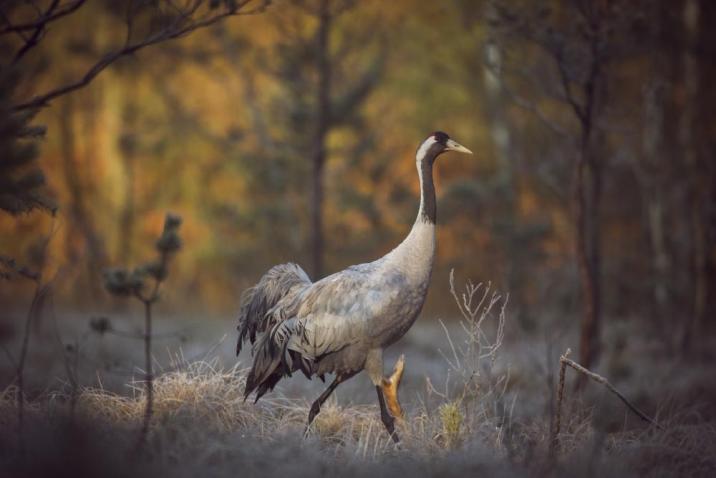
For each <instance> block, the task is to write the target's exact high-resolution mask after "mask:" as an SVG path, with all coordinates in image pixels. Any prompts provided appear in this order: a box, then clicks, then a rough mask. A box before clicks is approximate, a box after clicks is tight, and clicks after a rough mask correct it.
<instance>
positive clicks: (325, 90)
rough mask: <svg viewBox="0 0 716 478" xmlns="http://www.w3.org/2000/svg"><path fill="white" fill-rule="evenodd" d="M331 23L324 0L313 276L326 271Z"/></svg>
mask: <svg viewBox="0 0 716 478" xmlns="http://www.w3.org/2000/svg"><path fill="white" fill-rule="evenodd" d="M330 26H331V14H330V11H329V0H321V4H320V14H319V25H318V32H317V37H316V54H317V66H318V90H317V92H316V94H317V98H316V99H317V109H318V111H317V116H316V129H315V136H314V139H313V145H312V151H313V171H312V173H313V175H312V194H311V236H312V237H311V255H312V265H313V267H312V271H313V278H314V279H318V278H319V277H320V276H321V275H322V274H323V252H324V245H323V198H324V188H323V179H324V178H323V174H324V169H325V168H324V166H325V162H326V136H327V135H328V129H329V122H330V95H331V65H330V60H329V44H328V41H329V40H328V36H329V32H330Z"/></svg>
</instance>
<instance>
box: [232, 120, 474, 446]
mask: <svg viewBox="0 0 716 478" xmlns="http://www.w3.org/2000/svg"><path fill="white" fill-rule="evenodd" d="M449 150H453V151H459V152H467V153H469V150H467V149H466V148H464V147H463V146H460V145H459V144H457V143H455V142H454V141H452V140H450V139H449V137H448V136H447V135H446V134H445V133H435V134H434V135H432V136H430V137H428V139H427V140H426V141H425V142H423V144H422V145H421V147H420V148H419V149H418V152H417V154H416V165H417V168H418V175H419V177H420V191H421V195H420V208H419V210H418V216H417V218H416V220H415V223H414V224H413V227H412V229H411V231H410V233H409V234H408V236H407V237H406V238H405V239H404V240H403V242H401V243H400V245H398V247H396V248H395V249H393V250H392V251H391V252H389V253H388V254H386V255H385V256H383V257H381V258H380V259H378V260H376V261H373V262H369V263H366V264H360V265H355V266H351V267H349V268H347V269H345V270H343V271H340V272H337V273H335V274H332V275H330V276H327V277H325V278H323V279H321V280H319V281H317V282H315V283H313V282H311V281H310V279H309V278H308V276H307V275H306V273H305V272H304V271H303V270H302V269H301V268H300V267H299V266H297V265H295V264H290V263H289V264H282V265H278V266H275V267H273V268H272V269H271V270H269V271H268V272H267V273H266V274H265V275H264V277H262V279H261V281H260V282H259V283H258V284H257V285H256V286H254V287H253V288H251V289H249V290H248V291H247V292H246V293H245V294H244V296H243V297H242V306H241V311H240V317H239V327H238V329H239V340H238V344H237V354H238V352H239V351H240V350H241V346H242V343H243V342H244V341H245V340H247V339H248V340H249V341H250V342H251V343H253V344H254V347H253V355H254V362H253V366H252V369H251V372H250V373H249V376H248V378H247V383H246V390H245V395H246V396H247V397H248V395H249V394H250V393H251V392H252V391H254V390H256V400H258V399H259V398H260V397H261V396H262V395H263V394H264V393H266V392H268V391H269V390H271V389H273V387H274V386H275V385H276V383H277V382H278V381H279V380H280V379H281V378H283V377H284V376H286V375H290V374H291V373H293V372H295V371H298V370H300V371H301V372H303V373H304V374H305V375H306V376H307V377H309V378H310V377H311V376H314V375H317V376H319V377H321V378H323V376H324V375H325V374H328V373H334V374H336V379H335V380H334V381H333V383H331V385H330V386H329V388H328V390H326V392H324V394H323V395H321V397H319V399H318V400H316V402H315V403H314V404H313V407H312V408H311V413H310V414H309V424H310V422H311V421H312V420H313V417H315V415H316V414H317V413H318V411H319V410H320V405H321V404H322V403H323V401H325V399H327V398H328V396H329V395H330V393H331V392H332V391H333V389H335V387H336V386H338V384H340V383H341V382H343V381H344V380H346V379H348V378H350V377H352V376H353V375H355V374H356V373H358V372H360V371H362V370H366V372H367V373H368V376H369V377H370V379H371V381H372V382H373V384H374V385H375V386H376V388H377V390H378V398H379V403H380V406H381V417H382V418H383V422H384V423H385V425H386V428H387V429H388V432H389V433H390V434H391V436H392V437H393V438H394V439H395V440H396V441H397V435H396V434H395V432H394V428H393V417H392V416H391V415H390V413H388V412H387V410H386V407H385V402H384V400H385V399H384V396H383V392H382V390H381V387H383V386H384V383H383V382H384V378H383V350H384V349H385V348H386V347H388V346H390V345H391V344H393V343H395V342H396V341H397V340H399V339H400V338H401V337H402V336H403V335H404V334H405V333H406V332H407V331H408V329H410V327H411V326H412V325H413V323H414V322H415V320H416V319H417V317H418V315H419V314H420V311H421V309H422V306H423V303H424V302H425V297H426V295H427V290H428V285H429V283H430V276H431V272H432V267H433V262H434V259H435V220H436V204H435V189H434V186H433V179H432V167H433V162H434V160H435V158H437V156H438V155H439V154H441V153H442V152H444V151H449ZM257 334H262V335H261V336H260V337H257Z"/></svg>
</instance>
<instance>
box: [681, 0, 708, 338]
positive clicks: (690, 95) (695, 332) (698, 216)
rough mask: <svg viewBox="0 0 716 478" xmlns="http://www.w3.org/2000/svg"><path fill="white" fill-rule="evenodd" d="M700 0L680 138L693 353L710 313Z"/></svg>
mask: <svg viewBox="0 0 716 478" xmlns="http://www.w3.org/2000/svg"><path fill="white" fill-rule="evenodd" d="M700 15H701V12H700V3H699V0H686V2H685V3H684V10H683V22H684V32H685V35H686V51H685V54H684V70H683V82H684V93H685V99H684V107H683V110H682V116H681V124H680V136H681V144H682V149H683V155H684V162H685V166H686V170H687V171H688V172H689V178H690V181H689V182H690V185H689V186H690V187H689V191H690V194H689V203H690V204H689V221H690V229H691V240H692V244H691V251H690V253H691V273H692V275H693V282H692V283H693V298H692V311H691V313H692V316H691V320H690V321H689V322H688V324H687V328H686V330H685V331H684V336H683V340H682V348H683V350H684V351H686V350H689V348H690V346H691V345H692V342H693V340H694V339H695V338H697V337H699V335H700V333H701V327H702V324H703V321H704V315H705V311H706V278H707V274H706V230H705V227H704V221H705V215H704V213H703V208H704V204H703V202H702V197H701V187H700V186H701V181H702V178H701V175H702V174H703V172H702V171H699V160H698V157H697V156H698V155H697V151H696V141H695V138H694V130H695V128H696V116H697V105H698V89H699V65H698V61H697V58H696V54H695V49H696V46H697V44H698V37H699V21H700Z"/></svg>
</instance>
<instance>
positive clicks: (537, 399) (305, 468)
mask: <svg viewBox="0 0 716 478" xmlns="http://www.w3.org/2000/svg"><path fill="white" fill-rule="evenodd" d="M499 317H500V314H499V311H497V310H494V311H492V312H490V313H488V314H486V316H485V321H484V323H482V324H481V325H480V333H482V332H484V333H485V334H486V337H487V339H488V340H487V341H485V342H484V343H482V346H481V347H480V346H478V345H480V344H477V343H476V342H474V340H471V337H472V335H471V333H470V332H471V330H473V331H474V329H471V328H470V324H469V321H468V323H467V325H468V327H466V328H464V327H462V326H461V325H460V322H459V320H457V319H452V320H447V321H445V324H447V325H446V326H443V323H442V322H441V321H439V319H438V318H436V317H422V318H421V319H420V320H419V321H418V323H417V324H416V326H415V327H414V328H413V329H412V330H411V331H410V332H409V333H408V335H407V336H406V337H405V338H404V339H403V340H401V341H400V342H399V343H397V344H395V345H394V346H393V347H391V349H389V351H388V354H387V356H386V362H387V363H386V373H388V372H389V368H390V367H392V364H393V363H394V362H395V360H396V359H397V357H398V356H399V355H400V354H405V357H406V372H405V375H404V377H403V380H402V385H401V389H400V392H401V402H402V404H403V406H404V408H405V410H406V419H405V421H404V422H403V423H402V424H401V425H400V426H399V431H400V434H401V437H402V440H403V441H402V444H401V447H400V448H396V447H395V446H394V445H393V444H392V442H391V441H390V439H389V437H388V435H387V433H386V432H385V430H384V429H383V427H382V424H381V422H380V419H379V413H378V407H377V401H376V397H375V390H374V388H373V387H372V385H371V384H370V381H369V380H368V378H367V377H366V376H364V374H360V375H358V376H356V377H355V378H354V379H352V380H350V381H349V382H346V383H345V384H343V385H341V386H340V387H339V389H338V390H337V392H336V394H335V395H334V397H332V398H331V399H330V400H329V401H328V403H327V405H326V406H324V408H323V409H322V411H321V413H320V414H319V416H318V418H317V419H316V421H315V423H314V425H313V426H312V428H311V429H310V430H309V431H308V433H307V434H305V435H304V433H303V431H304V424H305V420H306V417H307V414H308V408H309V406H310V403H311V401H312V400H313V399H315V397H317V396H318V394H320V392H321V391H322V390H323V388H324V387H325V386H326V385H325V384H323V383H321V382H320V380H317V379H314V380H313V381H308V380H306V379H305V378H304V377H303V376H302V375H300V374H299V375H297V376H294V377H292V378H291V379H288V380H285V381H284V382H282V383H281V384H280V385H279V387H277V390H276V391H275V392H273V393H271V394H269V395H268V396H266V397H265V398H263V399H262V400H261V401H260V402H259V403H258V404H254V403H253V402H252V400H249V401H247V402H244V400H243V383H244V379H245V375H246V368H247V367H248V366H249V363H250V355H249V353H250V351H249V348H248V347H247V348H246V350H245V351H244V352H242V355H241V357H239V358H238V360H237V359H236V357H234V354H233V351H234V347H235V333H234V332H235V331H234V324H233V323H232V322H231V320H221V319H211V320H210V319H203V320H201V321H198V320H197V319H196V318H195V317H184V318H181V319H179V318H177V317H176V316H172V317H168V316H161V315H160V317H159V318H158V319H157V324H156V325H157V326H156V329H157V333H158V334H159V336H160V337H161V338H158V339H157V341H156V342H155V349H154V351H155V357H156V366H157V368H158V369H159V370H162V371H163V372H162V373H161V374H160V376H159V378H158V379H157V382H156V384H155V385H156V390H155V410H154V415H153V418H152V426H151V429H150V433H149V435H148V438H147V441H146V443H144V444H142V445H141V446H140V447H139V449H138V448H137V446H136V444H137V440H138V436H139V429H140V427H141V421H142V416H143V413H144V394H143V385H142V383H141V382H136V381H133V378H134V379H136V380H140V379H141V377H142V374H141V371H140V369H138V368H136V365H138V364H142V363H143V357H142V347H141V342H140V341H138V340H137V339H136V338H132V337H128V336H126V335H132V334H134V333H135V332H138V331H139V325H140V323H141V322H140V317H133V316H132V315H131V314H117V315H113V316H109V317H108V318H109V319H110V322H109V323H110V324H111V328H112V329H113V330H117V331H121V332H122V333H124V336H120V335H117V334H115V333H111V332H107V331H105V333H103V334H100V333H99V332H98V331H97V330H99V329H101V328H102V327H101V326H98V324H100V323H101V322H98V321H97V320H96V317H95V321H94V322H93V323H94V330H92V328H91V327H90V326H89V324H90V318H91V316H89V315H87V316H83V314H79V313H72V314H66V313H65V314H63V313H59V312H58V313H57V317H56V318H55V320H56V323H57V324H61V326H60V325H58V326H57V328H55V325H54V323H53V322H52V321H50V322H48V323H44V324H43V326H42V327H41V329H40V330H39V331H35V332H34V333H33V335H32V340H31V342H30V353H29V355H28V357H29V358H28V363H27V367H26V371H25V377H26V384H27V385H26V387H27V390H28V401H27V403H26V404H25V407H24V420H23V426H22V432H21V433H20V432H19V431H18V430H19V427H18V421H17V404H16V389H15V388H14V387H15V385H13V384H16V383H17V382H16V381H15V382H12V384H11V385H9V386H8V388H6V389H5V391H4V393H3V395H2V396H1V397H0V398H1V400H0V423H1V424H2V426H1V427H0V428H1V430H2V432H0V440H1V442H0V444H1V445H2V446H1V447H0V448H1V449H2V450H3V451H2V452H0V456H2V461H3V466H2V470H4V471H3V472H2V473H3V474H6V475H7V476H41V474H49V473H50V472H51V473H52V474H55V472H56V471H57V470H64V471H66V472H67V473H68V474H70V473H71V474H72V475H73V476H79V475H86V476H89V475H101V476H112V475H115V474H116V475H122V476H127V475H130V474H131V475H134V476H144V475H149V474H154V473H155V472H156V471H157V470H160V471H161V474H162V475H168V474H172V475H179V476H184V475H187V476H195V475H197V474H201V475H202V476H229V475H230V476H235V475H236V474H237V473H238V474H240V475H241V476H259V475H260V476H278V475H299V476H303V475H310V476H316V475H334V474H336V473H340V475H341V476H350V475H356V476H359V475H360V476H364V475H371V476H376V475H378V476H382V475H395V474H396V473H411V474H414V475H420V476H430V475H436V476H437V475H440V476H445V475H448V476H450V475H462V474H467V473H470V474H474V472H483V474H487V475H489V476H494V475H510V476H513V475H518V476H519V475H530V476H531V475H536V474H553V475H556V476H561V475H565V476H574V475H579V476H582V475H587V474H595V475H624V476H685V475H689V476H715V475H714V473H716V415H715V414H714V409H715V408H716V406H715V405H714V403H716V384H713V383H712V382H713V380H712V378H713V373H712V370H713V362H712V361H711V359H710V358H709V357H705V356H701V357H699V358H698V360H695V359H694V360H690V361H689V360H684V359H675V358H670V357H669V355H668V354H666V353H665V352H664V348H663V346H662V345H661V344H660V343H658V342H657V339H650V338H648V337H646V336H644V335H643V334H641V335H640V334H639V333H638V330H637V329H636V328H635V330H630V329H629V328H628V327H627V326H626V325H625V324H619V323H618V322H617V321H611V322H610V324H611V325H610V326H609V327H608V329H607V331H606V334H605V336H606V337H607V338H608V339H607V347H606V349H605V353H604V357H603V359H602V361H601V362H600V363H599V364H598V365H597V366H596V367H595V370H596V371H598V372H599V373H601V374H602V375H605V376H606V377H608V378H609V379H610V380H611V381H612V382H613V383H614V384H615V385H616V387H617V388H619V389H620V390H621V391H622V392H623V393H624V394H625V395H626V396H627V397H629V399H630V400H632V401H634V403H635V404H637V406H639V407H640V408H641V409H642V410H644V411H645V412H646V413H647V414H649V415H650V416H653V417H655V419H656V420H657V421H658V422H659V424H660V425H661V426H663V428H664V429H663V430H659V429H658V428H656V427H654V426H650V425H648V424H647V423H644V422H643V421H641V420H640V419H639V418H637V417H636V416H635V415H633V414H632V413H631V412H629V411H628V410H627V409H626V408H625V407H624V405H623V404H622V403H621V402H620V401H619V400H618V399H617V398H616V397H615V396H614V395H613V394H611V393H609V392H608V391H607V390H606V389H605V388H604V387H602V386H601V385H599V384H597V383H594V382H590V383H588V384H587V386H586V388H585V389H584V391H583V392H582V393H577V392H575V391H574V387H573V382H574V378H575V375H574V373H573V371H572V370H567V387H566V392H565V396H564V400H563V409H562V430H561V433H560V435H559V437H558V443H557V444H556V446H555V448H554V449H553V450H550V444H551V440H550V434H551V428H550V427H551V424H552V423H553V415H554V412H553V410H554V406H553V404H554V401H555V396H554V391H555V388H556V377H557V376H558V373H559V355H560V354H561V353H563V352H564V350H565V349H566V348H567V347H569V346H573V345H574V344H575V343H576V334H575V331H573V330H572V331H567V332H565V333H561V334H559V335H555V334H552V335H547V334H535V333H527V332H524V331H521V330H518V328H517V327H516V326H515V325H514V324H512V323H510V321H509V316H508V317H507V322H506V324H505V328H504V330H505V334H504V340H503V341H502V342H501V343H500V344H499V345H500V346H499V347H498V348H494V347H492V348H490V346H494V345H495V341H496V337H497V335H496V334H497V333H498V330H497V329H498V328H497V324H498V323H499ZM632 322H633V321H632ZM106 324H107V323H105V325H106ZM446 330H447V331H448V332H449V335H450V340H448V338H447V335H446ZM614 336H619V337H626V340H612V339H611V338H610V337H614ZM545 337H548V338H549V340H547V339H546V338H545ZM498 342H499V341H498ZM615 344H616V345H615ZM18 347H19V344H18V343H17V342H11V343H9V344H7V345H6V348H7V350H8V351H10V352H11V353H12V351H15V350H18ZM63 357H64V359H63ZM132 364H134V365H135V368H132ZM68 373H69V374H70V376H74V375H76V376H77V377H78V382H77V384H76V387H73V386H72V381H71V380H68ZM2 376H3V377H8V379H7V380H6V379H4V380H6V382H5V383H10V382H9V379H10V378H12V369H11V367H10V366H9V359H8V362H7V363H4V365H3V369H2ZM133 376H134V377H133ZM5 383H4V384H3V385H5ZM73 397H74V398H73Z"/></svg>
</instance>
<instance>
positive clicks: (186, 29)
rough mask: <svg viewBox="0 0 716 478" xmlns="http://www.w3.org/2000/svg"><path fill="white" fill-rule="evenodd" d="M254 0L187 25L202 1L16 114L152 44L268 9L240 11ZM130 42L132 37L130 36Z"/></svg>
mask: <svg viewBox="0 0 716 478" xmlns="http://www.w3.org/2000/svg"><path fill="white" fill-rule="evenodd" d="M252 1H253V0H245V1H244V2H241V3H239V4H237V6H236V8H233V7H232V8H230V9H227V10H225V11H224V12H222V13H218V14H215V15H206V16H204V17H201V18H199V19H197V20H195V21H191V22H189V23H186V24H185V23H184V22H185V21H186V20H188V19H189V18H190V17H191V15H192V14H193V13H195V12H196V10H197V8H198V6H199V4H200V3H202V2H200V1H197V2H195V3H194V4H193V5H192V6H191V7H190V8H189V9H188V10H187V11H186V12H185V14H183V15H178V16H177V18H176V19H175V21H174V22H172V24H171V25H169V26H168V27H166V28H165V29H163V30H160V31H158V32H155V33H154V34H151V35H149V36H147V37H146V38H145V39H144V40H142V41H138V42H136V43H130V44H126V45H124V46H123V47H122V48H119V49H117V50H114V51H110V52H108V53H106V54H105V55H104V56H103V57H102V58H100V60H99V61H97V62H96V63H95V64H94V65H92V67H90V68H89V69H88V70H87V72H86V73H85V74H84V75H83V76H82V78H80V79H78V80H76V81H74V82H71V83H69V84H66V85H63V86H60V87H58V88H55V89H54V90H50V91H49V92H47V93H43V94H41V95H37V96H35V97H34V98H32V99H30V100H28V101H26V102H24V103H20V104H18V105H16V106H15V107H14V110H15V111H22V110H27V109H35V108H43V107H45V106H47V105H48V104H49V102H50V101H52V100H53V99H55V98H57V97H58V96H62V95H65V94H67V93H70V92H72V91H75V90H78V89H80V88H82V87H84V86H87V85H88V84H89V83H90V82H91V81H92V80H94V79H95V77H96V76H97V75H99V74H100V73H101V72H102V71H103V70H104V69H105V68H107V67H108V66H110V65H111V64H112V63H114V62H115V61H117V60H118V59H120V58H122V57H124V56H128V55H131V54H133V53H135V52H137V51H139V50H141V49H142V48H145V47H147V46H150V45H156V44H158V43H163V42H166V41H169V40H173V39H176V38H180V37H183V36H185V35H187V34H189V33H191V32H193V31H195V30H198V29H201V28H205V27H208V26H211V25H213V24H215V23H217V22H219V21H221V20H223V19H224V18H227V17H230V16H237V15H250V14H254V13H258V12H260V11H263V9H265V8H266V6H267V5H268V4H269V3H270V2H269V0H263V1H262V2H261V3H260V4H259V5H258V6H257V7H256V8H254V9H252V10H249V11H246V12H241V11H240V10H241V8H243V7H244V6H246V5H248V4H249V3H251V2H252ZM130 25H131V23H128V27H129V26H130ZM127 40H129V38H128V37H127Z"/></svg>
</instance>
